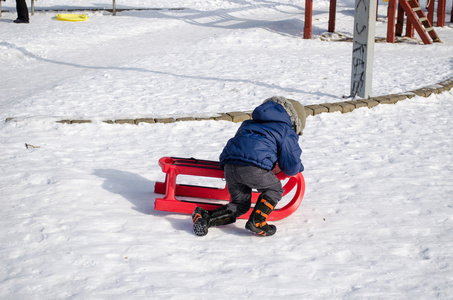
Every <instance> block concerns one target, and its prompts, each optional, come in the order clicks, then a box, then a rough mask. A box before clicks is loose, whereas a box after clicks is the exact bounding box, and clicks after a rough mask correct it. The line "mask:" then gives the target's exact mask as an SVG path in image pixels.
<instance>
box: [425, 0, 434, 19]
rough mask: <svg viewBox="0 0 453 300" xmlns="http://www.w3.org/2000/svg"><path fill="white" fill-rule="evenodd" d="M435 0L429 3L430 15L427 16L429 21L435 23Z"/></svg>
mask: <svg viewBox="0 0 453 300" xmlns="http://www.w3.org/2000/svg"><path fill="white" fill-rule="evenodd" d="M435 2H436V1H435V0H431V1H429V4H428V15H427V16H426V17H427V18H428V21H429V23H431V24H434V23H433V21H434V5H435Z"/></svg>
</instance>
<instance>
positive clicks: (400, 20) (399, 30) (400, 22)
mask: <svg viewBox="0 0 453 300" xmlns="http://www.w3.org/2000/svg"><path fill="white" fill-rule="evenodd" d="M403 26H404V9H403V7H402V6H401V4H399V3H398V13H397V15H396V32H395V35H396V36H403Z"/></svg>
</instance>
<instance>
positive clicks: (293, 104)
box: [263, 96, 306, 135]
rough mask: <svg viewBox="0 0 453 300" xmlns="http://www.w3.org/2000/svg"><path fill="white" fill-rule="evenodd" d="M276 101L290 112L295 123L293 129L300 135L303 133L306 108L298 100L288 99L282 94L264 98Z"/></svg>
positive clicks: (292, 121) (290, 116)
mask: <svg viewBox="0 0 453 300" xmlns="http://www.w3.org/2000/svg"><path fill="white" fill-rule="evenodd" d="M269 101H272V102H275V103H278V104H280V105H281V106H283V108H284V109H285V111H286V112H287V113H288V115H289V118H290V119H291V123H292V124H293V129H294V131H295V132H296V133H297V134H298V135H302V132H303V130H304V127H305V117H306V116H305V108H304V107H303V106H302V105H301V104H300V103H299V102H297V101H295V100H291V99H286V98H285V97H281V96H274V97H272V98H269V99H266V100H264V102H263V103H266V102H269Z"/></svg>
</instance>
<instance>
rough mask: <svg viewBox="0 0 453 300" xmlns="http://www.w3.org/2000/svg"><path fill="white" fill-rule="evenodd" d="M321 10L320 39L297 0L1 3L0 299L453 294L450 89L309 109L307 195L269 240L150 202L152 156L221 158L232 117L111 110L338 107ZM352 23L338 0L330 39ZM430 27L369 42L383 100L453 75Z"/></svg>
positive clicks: (451, 47) (446, 31)
mask: <svg viewBox="0 0 453 300" xmlns="http://www.w3.org/2000/svg"><path fill="white" fill-rule="evenodd" d="M328 2H329V1H319V2H318V1H316V2H315V3H314V19H313V24H314V27H313V39H311V40H304V39H302V29H303V20H304V6H303V5H304V3H303V1H302V2H300V1H288V0H287V1H283V2H271V1H243V0H239V1H222V0H213V1H201V0H197V1H195V0H189V1H180V0H175V1H171V2H170V1H168V0H157V1H152V2H151V1H143V0H129V1H128V2H127V5H123V4H121V3H117V7H118V8H162V10H145V11H124V12H120V13H118V15H117V16H116V17H114V16H112V15H111V13H109V12H106V11H99V12H93V11H88V10H87V11H82V12H81V13H87V14H88V15H89V17H90V19H89V21H86V22H79V23H72V22H61V21H56V20H54V17H55V14H57V13H58V12H55V11H43V9H55V8H59V9H69V8H74V7H83V8H86V9H89V8H95V7H98V8H111V1H104V0H99V1H93V2H92V1H89V0H80V1H74V4H70V5H62V4H61V1H55V0H42V1H37V2H36V9H37V10H39V11H37V12H36V14H35V15H34V16H32V17H31V23H30V24H28V25H25V24H14V23H12V20H14V19H15V18H16V14H15V8H14V2H13V1H10V0H9V1H7V2H3V3H2V4H3V9H4V10H7V11H8V10H9V12H3V17H2V18H0V69H1V72H0V82H1V93H0V94H1V97H0V120H2V122H1V123H0V152H1V153H2V154H1V155H0V170H1V172H0V199H1V201H0V226H1V228H2V229H1V231H0V262H1V266H2V268H1V271H0V298H2V299H131V298H132V299H136V298H137V299H150V298H151V299H183V298H184V299H199V298H200V297H216V298H219V299H231V298H234V299H244V298H250V299H257V298H258V297H260V298H263V299H270V298H275V297H284V298H285V299H451V298H452V297H453V275H452V274H453V264H452V262H453V252H452V251H451V249H452V248H453V201H452V200H453V183H452V179H453V148H452V146H453V131H452V129H453V121H452V115H453V91H450V92H444V93H442V94H439V95H432V96H430V97H428V98H421V97H416V98H413V99H411V100H406V101H402V102H399V103H397V104H395V105H381V106H378V107H375V108H373V109H367V108H361V109H357V110H355V111H353V112H352V113H348V114H340V113H330V114H321V115H317V116H314V117H309V118H308V120H307V127H306V129H305V131H304V135H303V137H302V138H301V140H300V144H301V147H302V149H303V151H304V152H303V156H302V160H303V163H304V165H305V167H306V171H304V177H305V180H306V194H305V197H304V200H303V202H302V205H301V206H300V208H299V209H298V210H297V211H296V212H295V213H294V214H293V215H291V216H290V217H288V218H286V219H284V220H281V221H276V222H274V224H275V225H276V226H277V228H278V231H277V234H276V235H275V236H273V237H269V238H262V237H259V236H255V235H252V234H250V233H249V232H247V231H246V230H245V229H244V225H245V221H244V220H239V221H238V222H236V223H235V224H232V225H229V226H225V227H223V228H213V229H211V230H210V232H209V234H208V235H207V236H206V237H204V238H199V237H196V236H194V235H193V233H192V232H191V225H192V224H191V220H190V217H189V216H188V215H179V214H170V213H165V212H160V211H155V210H154V209H153V204H154V199H155V197H156V196H157V195H156V194H154V193H153V189H154V183H155V182H156V181H161V180H163V179H164V174H163V173H162V172H161V170H160V168H159V166H158V165H157V161H158V159H159V158H160V157H162V156H180V157H185V156H186V157H197V158H203V159H211V160H217V159H218V155H219V154H220V152H221V150H222V147H223V146H224V145H225V143H226V141H227V140H228V139H229V138H230V137H231V136H232V135H233V134H234V133H235V131H236V129H237V128H238V126H239V124H235V123H232V122H225V121H194V122H177V123H172V124H145V123H141V124H140V125H138V126H136V125H119V124H114V125H112V124H106V123H103V122H101V120H104V119H120V118H126V117H134V118H138V117H167V116H171V117H183V116H204V115H209V116H211V115H213V114H215V113H219V112H227V111H242V110H247V111H248V110H252V109H253V108H254V107H255V106H256V105H258V104H260V103H261V102H262V101H263V100H264V99H265V98H267V97H270V96H272V95H282V96H287V97H291V98H293V99H297V100H299V101H300V102H301V103H303V104H305V105H308V104H317V103H325V102H338V101H341V99H342V98H341V97H342V96H343V95H347V94H348V93H349V85H350V72H351V71H350V70H351V66H350V65H351V56H352V53H351V51H352V49H351V46H352V45H351V43H345V42H326V41H321V40H320V38H319V37H320V35H321V34H323V33H324V32H326V31H327V25H328V23H327V22H328ZM29 8H30V7H29ZM168 8H184V9H182V10H169V9H168ZM386 9H387V6H386V4H384V3H382V2H380V6H379V18H378V22H377V29H376V34H377V36H379V37H385V33H386V22H385V15H386ZM447 11H451V3H448V6H447ZM449 18H450V15H447V20H449ZM352 21H353V2H352V1H351V0H343V1H339V4H338V11H337V22H336V28H337V31H338V32H339V33H341V34H343V35H351V32H352ZM436 31H437V33H438V34H439V36H440V38H441V39H442V41H443V43H441V44H434V45H429V46H424V45H417V44H416V43H400V44H386V43H377V44H376V45H375V61H374V77H373V95H385V94H390V93H398V92H405V91H408V90H411V89H412V90H413V89H418V88H420V87H424V86H427V85H431V84H434V83H436V82H439V81H442V80H445V79H448V78H451V77H453V28H452V25H451V24H450V23H447V26H445V27H444V28H437V27H436ZM9 117H16V118H17V119H15V120H14V121H10V122H4V120H5V119H6V118H9ZM60 118H87V119H90V120H95V121H96V120H98V122H94V123H91V124H79V125H67V124H59V123H56V122H55V120H58V119H60ZM25 143H28V144H31V145H33V146H36V148H34V147H29V148H28V149H27V148H26V147H25ZM38 147H39V148H38ZM192 180H195V182H194V183H197V184H202V183H203V182H204V179H203V178H192Z"/></svg>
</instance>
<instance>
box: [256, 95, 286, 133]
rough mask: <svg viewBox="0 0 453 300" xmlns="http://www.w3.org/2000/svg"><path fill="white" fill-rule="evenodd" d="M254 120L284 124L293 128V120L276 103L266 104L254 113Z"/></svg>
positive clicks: (269, 102)
mask: <svg viewBox="0 0 453 300" xmlns="http://www.w3.org/2000/svg"><path fill="white" fill-rule="evenodd" d="M252 119H253V120H255V121H259V122H283V123H286V124H287V125H289V126H290V127H292V122H291V118H290V116H289V115H288V113H287V112H286V110H285V109H284V108H283V106H282V105H279V104H278V103H276V102H273V101H268V102H264V103H263V104H261V105H260V106H258V107H257V108H255V110H254V111H253V112H252Z"/></svg>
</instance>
